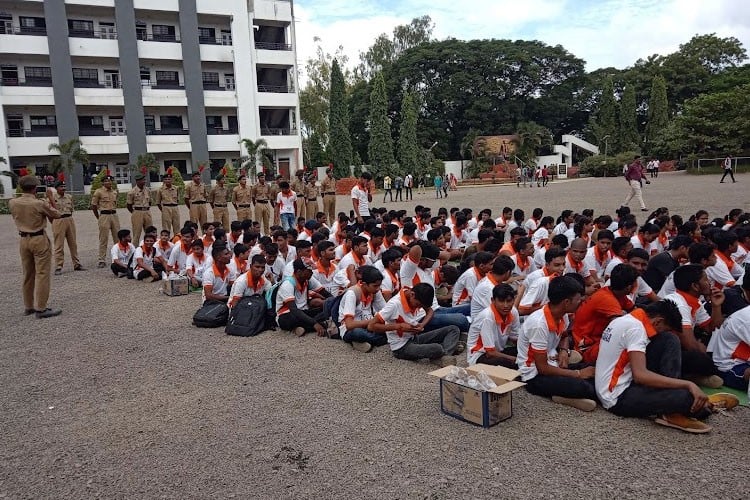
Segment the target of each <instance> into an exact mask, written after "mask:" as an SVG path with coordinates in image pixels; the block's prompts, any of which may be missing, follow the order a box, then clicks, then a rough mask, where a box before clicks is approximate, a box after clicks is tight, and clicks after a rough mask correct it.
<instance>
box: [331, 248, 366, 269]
mask: <svg viewBox="0 0 750 500" xmlns="http://www.w3.org/2000/svg"><path fill="white" fill-rule="evenodd" d="M352 265H353V266H354V269H359V268H360V267H362V266H371V265H372V261H371V260H370V257H368V256H367V255H365V256H364V257H359V256H357V255H355V254H354V252H349V253H348V254H346V255H344V256H343V257H342V258H341V261H340V262H339V265H338V268H339V269H346V268H348V267H349V266H352Z"/></svg>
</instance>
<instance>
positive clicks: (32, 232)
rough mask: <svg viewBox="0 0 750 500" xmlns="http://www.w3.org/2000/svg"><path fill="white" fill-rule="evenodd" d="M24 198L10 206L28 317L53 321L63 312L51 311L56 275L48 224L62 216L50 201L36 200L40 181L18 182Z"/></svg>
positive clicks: (30, 178)
mask: <svg viewBox="0 0 750 500" xmlns="http://www.w3.org/2000/svg"><path fill="white" fill-rule="evenodd" d="M18 186H19V187H20V188H21V192H22V194H21V196H19V197H18V198H13V199H11V200H10V201H9V202H8V206H9V208H10V213H11V215H12V216H13V222H15V224H16V228H17V229H18V235H19V236H20V237H21V239H20V241H19V252H20V254H21V269H22V272H23V282H22V285H21V289H22V290H23V304H24V308H25V309H24V315H25V316H29V315H31V314H36V317H37V318H39V319H41V318H51V317H53V316H58V315H60V314H61V313H62V311H61V310H59V309H50V308H48V307H47V301H48V300H49V294H50V285H51V282H52V275H51V274H50V268H51V267H52V245H51V244H50V241H49V237H47V232H46V230H45V229H46V227H47V220H49V221H52V220H54V219H59V218H60V212H58V211H57V210H55V209H54V208H52V207H51V206H50V204H49V202H48V201H46V200H40V199H38V198H37V197H36V188H37V187H38V186H39V179H37V178H36V177H35V176H33V175H24V176H23V177H21V178H20V179H19V181H18Z"/></svg>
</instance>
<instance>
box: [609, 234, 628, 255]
mask: <svg viewBox="0 0 750 500" xmlns="http://www.w3.org/2000/svg"><path fill="white" fill-rule="evenodd" d="M628 243H630V238H628V237H627V236H618V237H617V238H615V239H614V240H612V252H614V253H615V255H619V254H620V252H622V251H623V250H624V249H625V247H627V246H628Z"/></svg>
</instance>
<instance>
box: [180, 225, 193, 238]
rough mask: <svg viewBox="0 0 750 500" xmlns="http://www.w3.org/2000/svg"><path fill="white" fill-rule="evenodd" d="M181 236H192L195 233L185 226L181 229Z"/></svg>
mask: <svg viewBox="0 0 750 500" xmlns="http://www.w3.org/2000/svg"><path fill="white" fill-rule="evenodd" d="M180 234H182V235H185V236H192V235H193V234H194V231H193V230H192V229H191V228H190V227H188V226H183V227H182V229H180Z"/></svg>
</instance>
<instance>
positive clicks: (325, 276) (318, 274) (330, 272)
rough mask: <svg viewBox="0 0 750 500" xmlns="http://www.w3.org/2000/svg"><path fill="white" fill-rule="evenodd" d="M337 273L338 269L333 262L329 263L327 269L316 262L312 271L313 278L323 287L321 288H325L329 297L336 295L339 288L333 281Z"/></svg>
mask: <svg viewBox="0 0 750 500" xmlns="http://www.w3.org/2000/svg"><path fill="white" fill-rule="evenodd" d="M337 271H338V268H337V267H336V264H334V263H333V262H331V265H330V267H329V268H328V269H325V268H324V267H323V266H322V264H321V263H320V262H318V264H317V265H316V266H315V269H314V270H313V278H315V279H316V280H317V281H318V283H320V284H321V285H323V288H325V289H326V291H327V292H328V293H330V294H331V295H338V291H339V287H338V285H336V284H335V283H334V281H333V278H334V276H335V275H336V272H337Z"/></svg>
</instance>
